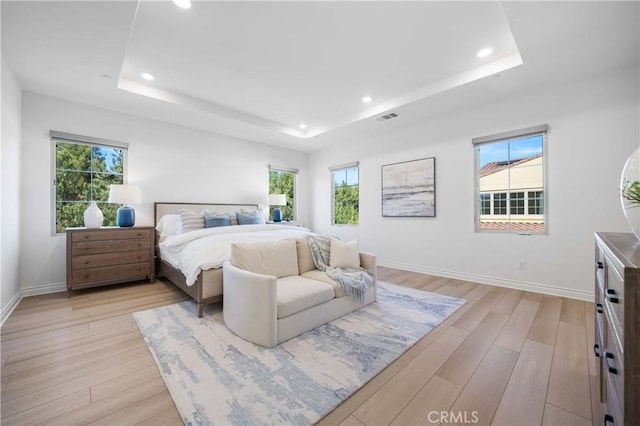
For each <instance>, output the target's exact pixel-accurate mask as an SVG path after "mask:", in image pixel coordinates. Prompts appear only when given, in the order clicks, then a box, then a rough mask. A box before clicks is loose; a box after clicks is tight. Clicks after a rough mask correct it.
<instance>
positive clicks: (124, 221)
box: [116, 206, 136, 228]
mask: <svg viewBox="0 0 640 426" xmlns="http://www.w3.org/2000/svg"><path fill="white" fill-rule="evenodd" d="M134 223H136V211H135V210H134V209H133V208H131V207H129V206H122V207H120V208H119V209H118V210H117V211H116V225H118V226H120V227H122V228H126V227H130V226H133V224H134Z"/></svg>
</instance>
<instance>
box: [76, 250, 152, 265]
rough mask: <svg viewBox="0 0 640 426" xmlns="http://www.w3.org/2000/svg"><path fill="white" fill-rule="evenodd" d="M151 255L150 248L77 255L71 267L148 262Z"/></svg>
mask: <svg viewBox="0 0 640 426" xmlns="http://www.w3.org/2000/svg"><path fill="white" fill-rule="evenodd" d="M150 257H151V254H150V252H149V250H137V251H127V252H122V253H120V252H116V253H102V254H89V255H84V256H75V257H74V258H73V259H72V261H71V267H72V268H73V269H74V270H78V269H87V268H101V267H105V266H114V265H128V264H130V263H141V262H148V261H149V259H150Z"/></svg>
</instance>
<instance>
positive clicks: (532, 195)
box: [527, 191, 544, 214]
mask: <svg viewBox="0 0 640 426" xmlns="http://www.w3.org/2000/svg"><path fill="white" fill-rule="evenodd" d="M528 194H529V195H528V199H527V201H528V203H527V204H528V206H527V207H528V208H527V211H528V212H529V214H544V197H543V196H542V194H543V192H542V191H529V192H528Z"/></svg>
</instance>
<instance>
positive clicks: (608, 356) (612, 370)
mask: <svg viewBox="0 0 640 426" xmlns="http://www.w3.org/2000/svg"><path fill="white" fill-rule="evenodd" d="M610 359H613V354H612V353H611V352H607V351H604V362H605V363H606V364H607V371H609V373H611V374H618V369H617V368H615V367H612V366H611V364H610V363H609V360H610Z"/></svg>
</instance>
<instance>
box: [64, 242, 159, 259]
mask: <svg viewBox="0 0 640 426" xmlns="http://www.w3.org/2000/svg"><path fill="white" fill-rule="evenodd" d="M150 248H151V240H149V239H148V238H136V239H128V240H105V241H82V242H74V243H73V247H72V249H71V252H72V256H74V257H75V256H82V255H86V254H99V253H115V252H122V251H134V250H144V249H147V250H149V249H150Z"/></svg>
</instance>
